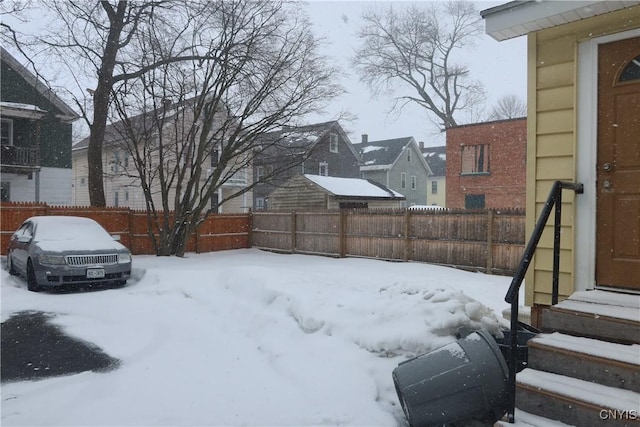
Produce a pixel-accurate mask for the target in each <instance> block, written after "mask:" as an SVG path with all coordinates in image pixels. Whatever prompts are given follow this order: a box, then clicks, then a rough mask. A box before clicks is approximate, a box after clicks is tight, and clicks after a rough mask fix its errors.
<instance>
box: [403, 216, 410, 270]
mask: <svg viewBox="0 0 640 427" xmlns="http://www.w3.org/2000/svg"><path fill="white" fill-rule="evenodd" d="M410 231H411V209H405V210H404V261H405V262H407V261H409V260H410V259H411V236H410V235H409V234H410Z"/></svg>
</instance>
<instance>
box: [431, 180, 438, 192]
mask: <svg viewBox="0 0 640 427" xmlns="http://www.w3.org/2000/svg"><path fill="white" fill-rule="evenodd" d="M431 194H438V181H431Z"/></svg>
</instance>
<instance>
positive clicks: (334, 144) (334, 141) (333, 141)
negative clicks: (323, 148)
mask: <svg viewBox="0 0 640 427" xmlns="http://www.w3.org/2000/svg"><path fill="white" fill-rule="evenodd" d="M329 151H331V152H332V153H337V152H338V135H336V134H335V133H332V134H330V135H329Z"/></svg>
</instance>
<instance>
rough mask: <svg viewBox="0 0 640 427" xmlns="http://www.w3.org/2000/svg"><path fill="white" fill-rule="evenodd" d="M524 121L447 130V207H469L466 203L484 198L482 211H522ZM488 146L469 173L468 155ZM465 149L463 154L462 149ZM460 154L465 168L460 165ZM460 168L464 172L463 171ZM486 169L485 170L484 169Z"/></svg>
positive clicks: (524, 183) (472, 125)
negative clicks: (475, 169)
mask: <svg viewBox="0 0 640 427" xmlns="http://www.w3.org/2000/svg"><path fill="white" fill-rule="evenodd" d="M526 142H527V120H526V118H519V119H511V120H499V121H493V122H487V123H477V124H471V125H462V126H457V127H455V128H451V129H448V130H447V189H446V201H447V207H448V208H453V209H462V208H472V207H473V206H469V205H468V204H469V203H473V202H479V201H481V200H482V199H484V206H483V207H484V208H487V209H503V208H517V209H524V208H525V195H526ZM479 145H485V147H487V146H488V156H486V148H485V151H483V152H482V153H483V154H481V156H485V157H488V163H487V160H486V158H481V159H480V160H479V163H482V164H484V166H482V165H477V163H478V159H477V158H476V166H478V168H477V169H479V170H480V172H477V171H473V172H470V169H469V167H470V166H469V164H470V161H472V160H473V159H470V156H471V152H472V151H473V150H475V151H476V152H480V150H479V149H478V148H477V147H474V148H473V149H472V148H471V147H470V146H479ZM464 147H467V149H466V151H465V148H464ZM463 151H464V152H465V154H464V156H465V159H466V161H465V165H464V166H463ZM472 163H473V162H472ZM463 167H464V169H465V171H463ZM485 169H488V171H487V170H485Z"/></svg>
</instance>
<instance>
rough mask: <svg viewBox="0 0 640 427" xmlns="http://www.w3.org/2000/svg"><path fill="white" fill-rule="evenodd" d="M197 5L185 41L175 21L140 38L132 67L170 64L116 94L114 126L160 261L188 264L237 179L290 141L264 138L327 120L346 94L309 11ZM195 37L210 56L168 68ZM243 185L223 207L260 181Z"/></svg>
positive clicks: (247, 2) (249, 3)
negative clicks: (199, 231) (201, 226)
mask: <svg viewBox="0 0 640 427" xmlns="http://www.w3.org/2000/svg"><path fill="white" fill-rule="evenodd" d="M190 4H191V9H190V12H189V13H190V14H191V15H192V17H190V18H189V22H190V26H189V27H188V28H185V29H184V31H183V32H182V33H181V36H180V38H179V40H180V41H178V39H176V38H175V37H173V36H172V34H174V33H172V32H171V31H168V29H167V28H166V27H165V26H166V25H174V24H173V23H159V22H156V23H154V25H149V26H147V27H145V29H144V31H139V34H138V37H137V38H136V40H135V41H134V42H133V43H135V44H136V45H137V48H136V49H135V52H137V56H136V57H135V58H132V59H135V61H136V62H138V63H139V64H140V65H141V68H145V67H148V66H147V64H163V65H161V66H160V67H154V68H153V69H151V67H148V68H149V71H148V72H146V73H144V74H142V75H141V76H140V78H138V79H135V80H128V81H126V82H123V83H122V84H120V85H118V86H117V87H116V88H114V91H113V100H114V107H115V108H114V110H115V113H116V114H117V117H118V119H119V121H118V124H117V126H112V127H113V128H115V129H117V130H118V132H119V134H118V136H117V137H118V138H117V139H118V140H120V141H121V143H122V144H123V147H126V149H127V150H128V152H129V153H130V158H131V159H132V160H133V163H134V166H135V171H127V173H129V174H130V175H131V176H132V178H135V180H136V182H137V183H138V185H140V186H141V187H142V188H143V192H144V195H145V202H146V206H147V218H148V225H149V230H157V235H156V234H155V233H151V234H150V235H151V238H152V240H153V242H154V246H155V248H156V252H157V253H158V254H159V255H178V256H182V255H183V254H184V252H185V250H186V243H187V239H188V237H189V236H190V235H191V232H192V231H193V230H194V228H195V227H196V226H197V224H198V223H199V221H201V220H202V219H203V218H204V217H206V215H207V212H208V210H209V207H210V205H211V199H212V196H213V194H214V193H216V192H217V191H218V189H220V188H221V187H222V186H223V185H224V184H225V183H227V182H229V181H230V180H232V179H234V177H238V176H242V175H243V174H245V173H247V172H249V175H250V170H251V169H250V166H251V161H252V159H253V156H254V155H255V154H256V153H258V152H272V151H273V150H274V148H277V147H278V144H280V143H281V141H277V140H276V141H266V140H265V139H264V138H262V136H263V135H264V134H265V133H266V132H270V131H272V130H275V129H276V128H280V127H281V126H282V125H284V124H287V123H290V122H292V121H293V120H294V119H296V118H299V117H301V116H304V115H305V114H309V113H314V112H318V111H319V110H321V109H322V107H323V106H324V105H325V103H326V102H327V101H329V100H330V99H332V98H333V97H335V96H338V95H339V94H340V93H341V92H342V90H341V88H340V87H338V86H337V85H335V84H334V82H335V80H336V76H337V72H338V71H337V69H335V68H333V67H331V66H329V65H328V61H327V59H326V58H323V57H322V56H320V55H319V54H318V46H317V41H316V40H315V38H314V37H313V35H312V33H311V26H310V25H309V22H308V20H307V18H306V16H305V15H304V14H303V12H302V9H301V6H300V5H298V4H295V3H294V4H290V3H288V2H285V1H282V2H280V1H273V0H262V1H258V0H227V1H223V2H209V1H204V0H203V1H202V2H191V3H190ZM194 38H197V40H198V41H197V44H198V45H199V46H200V47H201V48H204V49H206V51H207V52H208V55H209V56H210V58H202V59H200V60H197V61H191V62H185V61H181V62H171V61H166V60H164V58H165V57H166V56H167V55H172V53H171V50H172V49H171V46H172V45H174V44H176V43H184V40H187V41H188V44H195V43H194V42H193V39H194ZM120 67H124V65H121V66H120ZM117 71H118V69H117V68H116V72H117ZM123 72H124V71H123ZM276 151H278V152H279V153H280V155H290V161H289V162H286V166H285V165H283V166H282V167H281V169H282V168H288V167H293V166H294V165H296V164H299V163H301V162H302V161H303V160H304V156H300V155H299V152H295V153H293V152H291V150H289V151H286V150H276ZM278 172H279V171H273V172H272V175H273V174H277V173H278ZM244 177H245V178H248V179H247V185H246V186H244V187H238V188H237V189H236V190H235V191H232V192H228V193H226V195H225V197H224V198H223V199H222V200H219V203H224V202H225V201H226V200H229V199H231V198H234V197H238V196H240V195H241V194H243V193H245V192H247V191H249V190H250V189H251V188H252V187H253V186H255V185H256V184H257V183H258V182H257V181H253V182H252V181H251V179H250V176H246V175H244ZM268 178H269V177H268V176H267V177H264V178H263V179H268ZM156 195H159V197H156Z"/></svg>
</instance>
